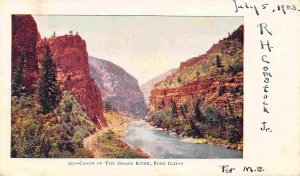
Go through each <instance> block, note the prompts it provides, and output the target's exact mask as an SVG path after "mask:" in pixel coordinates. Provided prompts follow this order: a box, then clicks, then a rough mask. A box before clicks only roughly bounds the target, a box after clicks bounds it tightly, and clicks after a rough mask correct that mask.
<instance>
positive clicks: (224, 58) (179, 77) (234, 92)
mask: <svg viewBox="0 0 300 176" xmlns="http://www.w3.org/2000/svg"><path fill="white" fill-rule="evenodd" d="M217 60H218V61H217ZM196 101H200V102H201V110H202V112H204V111H205V109H206V108H208V107H213V108H215V109H216V110H218V111H220V113H221V115H222V117H224V118H226V117H229V116H234V117H240V118H242V116H243V26H240V27H239V28H238V29H237V30H235V31H234V32H233V33H232V34H231V35H230V36H229V37H227V38H224V39H223V40H220V41H219V42H218V43H217V44H214V45H213V46H212V47H211V49H210V50H209V51H207V52H206V53H205V54H203V55H200V56H198V57H194V58H191V59H189V60H187V61H186V62H183V63H181V64H180V67H179V69H178V70H177V71H176V72H175V73H174V74H172V75H171V76H170V77H168V78H166V79H165V80H163V81H160V82H158V83H157V84H156V86H155V88H154V89H153V90H152V91H151V96H150V105H149V111H150V112H153V111H156V110H163V109H165V110H166V109H170V108H171V104H172V102H175V104H176V106H177V108H178V109H179V108H180V106H182V107H183V106H184V105H189V106H192V105H194V104H195V102H196Z"/></svg>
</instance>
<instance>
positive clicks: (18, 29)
mask: <svg viewBox="0 0 300 176" xmlns="http://www.w3.org/2000/svg"><path fill="white" fill-rule="evenodd" d="M39 38H40V35H39V32H38V29H37V24H36V22H35V21H34V19H33V17H32V16H31V15H13V16H12V58H11V59H12V60H11V61H12V62H11V63H12V71H14V70H15V68H16V65H17V63H18V62H19V58H20V56H21V54H24V56H25V70H24V73H25V78H24V81H25V86H26V88H27V90H28V91H29V92H31V93H32V92H33V90H34V88H33V86H32V85H33V84H34V83H36V81H37V78H38V74H39V70H38V60H37V58H36V46H37V41H38V40H39Z"/></svg>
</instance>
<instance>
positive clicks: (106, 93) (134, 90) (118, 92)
mask: <svg viewBox="0 0 300 176" xmlns="http://www.w3.org/2000/svg"><path fill="white" fill-rule="evenodd" d="M89 64H90V69H91V75H92V77H93V78H94V79H95V81H96V84H97V86H98V87H99V88H100V89H101V92H102V99H103V103H105V104H106V105H108V106H111V108H112V109H114V110H117V111H123V112H128V113H130V114H133V115H134V116H137V117H141V118H143V117H145V116H146V111H147V105H146V103H145V100H144V96H143V93H142V92H141V90H140V88H139V85H138V81H137V80H136V78H134V77H133V76H131V75H130V74H129V73H127V72H126V71H125V70H124V69H122V68H121V67H119V66H117V65H115V64H113V63H111V62H109V61H106V60H102V59H97V58H94V57H89Z"/></svg>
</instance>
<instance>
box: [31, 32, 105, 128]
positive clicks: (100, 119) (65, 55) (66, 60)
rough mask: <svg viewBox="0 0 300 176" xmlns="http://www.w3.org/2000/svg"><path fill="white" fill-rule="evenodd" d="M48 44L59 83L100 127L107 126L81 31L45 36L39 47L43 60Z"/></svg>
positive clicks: (38, 53) (38, 50)
mask: <svg viewBox="0 0 300 176" xmlns="http://www.w3.org/2000/svg"><path fill="white" fill-rule="evenodd" d="M45 45H49V47H50V51H51V53H52V55H53V60H54V62H55V64H56V69H57V79H58V81H59V83H60V84H61V85H63V88H64V89H66V90H68V91H70V92H71V93H72V94H73V95H74V96H75V97H76V99H77V101H78V102H79V104H80V105H81V106H82V108H83V110H85V111H86V112H87V114H88V116H89V117H90V118H91V119H92V120H93V121H94V122H95V123H96V124H98V127H103V126H106V125H107V122H106V120H105V118H104V115H103V107H102V97H101V92H100V90H99V88H98V87H97V85H96V84H95V81H94V79H93V78H92V77H91V76H90V69H89V65H88V53H87V50H86V43H85V41H84V40H83V39H82V38H81V37H80V36H79V35H65V36H60V37H52V38H49V39H46V40H45V39H43V40H41V41H40V42H39V43H38V47H37V57H38V60H39V62H40V63H41V62H42V60H43V59H44V58H43V57H44V56H43V53H44V46H45Z"/></svg>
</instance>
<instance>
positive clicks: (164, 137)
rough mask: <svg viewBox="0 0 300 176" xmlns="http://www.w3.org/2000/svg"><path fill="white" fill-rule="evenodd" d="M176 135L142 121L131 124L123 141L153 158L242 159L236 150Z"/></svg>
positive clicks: (239, 152)
mask: <svg viewBox="0 0 300 176" xmlns="http://www.w3.org/2000/svg"><path fill="white" fill-rule="evenodd" d="M182 139H183V138H181V137H180V136H178V135H174V134H169V133H168V132H167V131H163V130H161V129H157V128H154V127H152V126H150V125H149V124H148V123H146V122H145V121H143V120H139V121H134V122H131V123H130V124H129V125H128V126H127V128H126V132H125V136H124V140H125V141H126V142H127V143H128V144H130V145H131V146H133V147H141V148H142V149H143V150H144V151H146V152H148V153H150V154H151V155H152V156H153V157H154V158H203V159H205V158H242V157H243V153H242V152H241V151H238V150H232V149H227V148H225V147H221V146H217V145H212V144H195V143H192V142H185V141H182Z"/></svg>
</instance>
